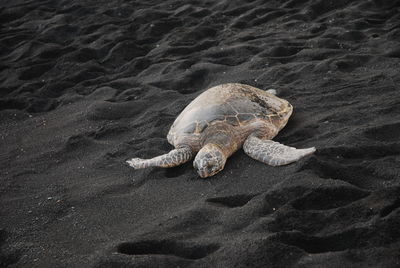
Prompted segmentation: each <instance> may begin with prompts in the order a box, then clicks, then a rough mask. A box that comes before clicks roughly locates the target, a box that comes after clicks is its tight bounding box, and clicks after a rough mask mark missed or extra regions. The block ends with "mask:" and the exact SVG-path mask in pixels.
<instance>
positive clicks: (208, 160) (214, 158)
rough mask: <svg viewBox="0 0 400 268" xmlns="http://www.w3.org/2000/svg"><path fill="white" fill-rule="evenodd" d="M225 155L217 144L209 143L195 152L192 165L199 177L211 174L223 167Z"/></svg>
mask: <svg viewBox="0 0 400 268" xmlns="http://www.w3.org/2000/svg"><path fill="white" fill-rule="evenodd" d="M225 162H226V157H225V155H224V152H223V151H222V150H221V148H220V147H219V146H218V145H215V144H212V143H209V144H207V145H205V146H204V147H203V148H201V150H200V151H199V152H198V153H197V155H196V158H195V159H194V161H193V167H194V168H195V169H196V170H197V173H199V175H200V177H202V178H207V177H210V176H213V175H215V174H217V173H218V172H220V171H221V170H223V169H224V166H225Z"/></svg>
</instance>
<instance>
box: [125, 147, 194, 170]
mask: <svg viewBox="0 0 400 268" xmlns="http://www.w3.org/2000/svg"><path fill="white" fill-rule="evenodd" d="M192 158H193V152H192V150H191V149H190V148H189V147H183V148H178V149H174V150H172V151H170V152H169V153H167V154H163V155H160V156H156V157H154V158H151V159H141V158H132V159H130V160H127V161H126V162H127V163H128V164H129V166H131V167H133V168H134V169H140V168H147V167H165V168H167V167H175V166H179V165H181V164H183V163H186V162H187V161H189V160H190V159H192Z"/></svg>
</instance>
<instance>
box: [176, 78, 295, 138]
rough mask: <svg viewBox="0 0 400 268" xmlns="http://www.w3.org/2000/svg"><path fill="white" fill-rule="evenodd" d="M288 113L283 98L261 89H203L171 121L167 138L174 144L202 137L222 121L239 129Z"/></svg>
mask: <svg viewBox="0 0 400 268" xmlns="http://www.w3.org/2000/svg"><path fill="white" fill-rule="evenodd" d="M291 112H292V106H291V105H290V104H289V103H288V102H287V101H286V100H283V99H281V98H278V97H276V96H275V95H272V94H270V93H268V92H265V91H263V90H261V89H258V88H255V87H251V86H248V85H243V84H233V83H230V84H223V85H219V86H215V87H212V88H210V89H208V90H206V91H205V92H203V93H202V94H201V95H199V96H198V97H197V98H196V99H194V100H193V101H192V102H191V103H190V104H189V105H188V106H186V108H185V109H184V110H183V111H182V112H181V114H180V115H179V116H178V117H177V118H176V120H175V122H174V123H173V125H172V127H171V129H170V131H169V134H168V140H169V142H170V143H171V144H173V145H176V141H177V140H181V139H179V138H183V137H187V136H192V137H191V138H193V136H201V134H202V133H204V131H205V130H206V129H207V127H209V126H211V125H214V124H218V123H222V122H224V123H228V124H229V125H231V126H234V127H236V128H239V129H240V128H243V127H245V126H246V125H248V124H249V123H251V122H254V121H255V120H257V121H261V122H263V121H264V122H265V124H275V123H277V124H279V123H281V121H285V120H286V121H287V119H288V118H289V116H290V114H291ZM286 121H285V122H283V123H284V124H286ZM282 127H283V126H282Z"/></svg>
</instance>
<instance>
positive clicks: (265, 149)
mask: <svg viewBox="0 0 400 268" xmlns="http://www.w3.org/2000/svg"><path fill="white" fill-rule="evenodd" d="M243 150H244V151H245V152H246V154H247V155H249V156H250V157H251V158H254V159H256V160H258V161H261V162H263V163H265V164H268V165H271V166H282V165H287V164H290V163H293V162H295V161H297V160H299V159H300V158H302V157H304V156H307V155H309V154H312V153H314V152H315V147H311V148H307V149H296V148H294V147H289V146H286V145H283V144H280V143H279V142H276V141H272V140H262V139H260V138H258V137H256V136H254V135H250V136H249V137H248V138H247V139H246V141H245V142H244V144H243Z"/></svg>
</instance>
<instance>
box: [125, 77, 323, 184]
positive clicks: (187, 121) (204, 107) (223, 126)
mask: <svg viewBox="0 0 400 268" xmlns="http://www.w3.org/2000/svg"><path fill="white" fill-rule="evenodd" d="M271 93H272V94H271ZM273 93H274V92H273V91H270V92H266V91H263V90H261V89H258V88H255V87H252V86H249V85H244V84H238V83H228V84H222V85H218V86H215V87H212V88H210V89H208V90H206V91H205V92H203V93H202V94H200V95H199V96H198V97H197V98H196V99H194V100H193V101H192V102H191V103H190V104H189V105H188V106H187V107H186V108H185V109H184V110H183V111H182V113H181V114H180V115H179V116H178V117H177V118H176V120H175V122H174V123H173V125H172V127H171V129H170V131H169V133H168V136H167V139H168V142H169V143H170V144H172V145H173V146H174V147H175V149H174V150H172V151H170V152H169V153H167V154H164V155H160V156H157V157H154V158H151V159H141V158H132V159H130V160H128V161H127V162H128V164H129V165H130V166H131V167H133V168H135V169H139V168H146V167H151V166H157V167H174V166H178V165H181V164H183V163H185V162H187V161H189V160H191V159H192V158H193V157H194V162H193V166H194V168H196V169H197V172H198V174H199V175H200V177H202V178H206V177H210V176H213V175H215V174H216V173H218V172H219V171H221V170H222V169H223V168H224V166H225V162H226V160H227V158H228V157H229V156H231V155H232V154H233V153H234V152H235V151H237V150H238V149H240V148H241V147H243V150H244V151H245V153H246V154H247V155H249V156H250V157H252V158H254V159H256V160H258V161H261V162H263V163H266V164H268V165H271V166H280V165H286V164H289V163H292V162H294V161H297V160H299V159H300V158H302V157H304V156H306V155H309V154H312V153H313V152H315V148H314V147H311V148H307V149H296V148H293V147H288V146H285V145H283V144H280V143H279V142H274V141H272V140H271V139H272V138H274V137H275V136H276V135H277V134H278V132H279V131H280V130H281V129H282V128H283V127H284V126H285V125H286V123H287V121H288V119H289V117H290V115H291V114H292V111H293V107H292V105H290V103H289V102H287V101H286V100H284V99H281V98H278V97H277V96H275V95H274V94H273Z"/></svg>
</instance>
